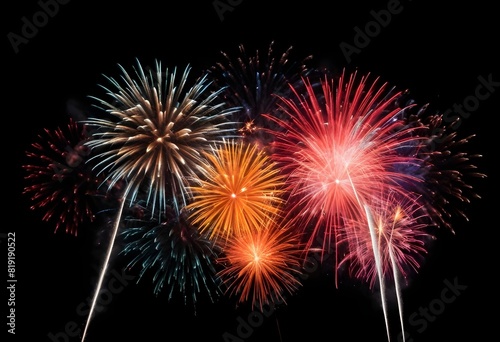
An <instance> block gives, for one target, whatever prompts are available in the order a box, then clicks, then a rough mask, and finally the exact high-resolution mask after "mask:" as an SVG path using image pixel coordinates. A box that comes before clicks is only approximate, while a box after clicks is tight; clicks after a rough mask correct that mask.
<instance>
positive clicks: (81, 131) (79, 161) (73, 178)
mask: <svg viewBox="0 0 500 342" xmlns="http://www.w3.org/2000/svg"><path fill="white" fill-rule="evenodd" d="M87 140H88V136H87V130H86V127H85V125H83V124H79V123H76V122H75V121H74V120H73V119H70V120H69V122H68V124H67V125H66V126H65V127H58V128H57V129H55V130H50V129H45V130H44V131H43V134H39V135H38V141H36V142H34V143H32V144H31V146H30V149H29V150H28V151H26V156H27V157H28V159H29V163H27V164H25V165H23V168H24V170H25V171H26V172H27V175H26V176H25V180H26V182H27V183H29V184H28V185H26V186H25V187H24V191H23V193H24V194H25V195H29V196H30V200H31V201H32V202H33V205H32V206H31V209H34V210H35V209H36V210H44V211H45V214H44V215H43V220H44V221H54V222H55V232H57V231H59V230H60V229H64V231H65V232H66V233H68V234H72V235H77V234H78V228H79V226H80V225H81V224H83V223H85V222H92V221H93V220H94V211H95V208H94V200H93V198H94V196H96V195H97V193H98V191H97V189H98V185H99V182H100V181H99V178H97V177H95V175H94V174H92V172H91V168H90V167H89V166H88V165H87V164H86V161H87V160H88V157H89V154H90V150H89V148H88V147H86V146H85V142H86V141H87Z"/></svg>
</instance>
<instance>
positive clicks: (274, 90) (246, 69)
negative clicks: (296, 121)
mask: <svg viewBox="0 0 500 342" xmlns="http://www.w3.org/2000/svg"><path fill="white" fill-rule="evenodd" d="M291 52H292V47H289V48H288V49H286V50H285V51H284V52H283V53H282V54H281V55H280V54H276V53H275V51H274V42H271V43H270V44H269V47H268V48H267V53H261V52H260V51H258V50H257V51H256V52H255V54H253V55H248V53H247V51H246V49H245V47H244V46H243V45H240V46H239V55H238V56H237V58H232V57H231V55H230V54H227V53H225V52H222V56H223V60H222V61H221V62H219V63H217V64H215V65H214V66H213V67H212V68H210V69H209V70H208V72H209V75H210V77H211V78H212V79H213V80H214V82H213V85H214V89H216V90H217V89H219V88H224V91H223V92H222V93H221V97H222V98H223V100H224V101H225V103H226V104H227V105H229V106H232V107H238V108H240V110H238V111H236V112H234V114H233V121H235V122H238V123H239V132H240V135H241V136H243V137H244V139H245V140H249V141H253V142H254V143H258V144H260V145H261V146H263V147H268V146H267V143H268V142H269V141H271V140H272V138H273V136H272V135H269V134H267V132H266V131H265V130H264V129H263V128H269V127H274V128H275V129H278V126H275V125H274V123H273V122H272V121H269V120H267V119H265V118H264V117H263V116H262V114H268V115H273V116H274V115H278V114H279V112H277V108H278V107H277V102H278V98H277V96H287V94H289V93H290V87H289V84H290V83H292V84H293V83H296V82H297V81H300V76H302V75H305V74H307V72H308V68H307V66H306V63H307V61H308V60H310V59H311V56H307V57H306V58H304V59H303V60H302V61H301V62H300V63H294V62H292V61H290V55H291Z"/></svg>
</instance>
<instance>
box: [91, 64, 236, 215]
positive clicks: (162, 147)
mask: <svg viewBox="0 0 500 342" xmlns="http://www.w3.org/2000/svg"><path fill="white" fill-rule="evenodd" d="M120 69H121V71H122V78H121V82H120V81H117V80H115V79H113V78H108V80H109V81H110V83H111V85H112V86H113V87H114V89H108V88H106V87H103V88H104V89H105V90H106V91H107V94H108V95H109V97H110V99H111V102H107V101H105V100H101V99H97V100H98V101H99V102H100V104H101V105H102V106H103V107H104V109H105V110H106V111H107V112H108V113H109V114H110V115H111V116H112V117H113V119H109V120H108V119H98V118H91V119H89V120H88V122H87V124H88V125H90V126H95V127H97V129H96V131H95V133H94V134H93V139H91V140H90V141H89V142H88V146H89V147H91V148H92V149H95V150H96V156H95V157H93V158H99V159H101V161H100V162H99V163H97V165H96V167H98V168H100V169H101V171H100V172H106V173H107V174H106V180H108V181H109V186H113V185H114V184H115V183H116V182H118V181H120V180H123V179H125V180H126V181H127V182H128V184H129V185H128V189H127V192H129V193H130V194H131V196H130V201H131V202H134V200H135V198H136V196H137V193H138V192H139V189H140V187H141V186H143V185H144V184H145V183H148V187H149V197H148V203H151V202H152V206H153V211H154V207H155V206H156V205H159V210H160V211H162V210H164V209H165V205H166V202H167V201H168V199H169V198H181V203H176V204H175V208H176V209H177V210H179V208H180V207H182V206H184V205H185V204H186V203H187V197H188V194H187V189H186V187H187V181H186V179H187V178H188V177H190V176H193V175H196V174H197V173H198V165H199V164H200V163H201V161H202V152H203V151H205V150H207V149H208V148H209V145H210V144H211V143H212V142H214V141H219V140H220V137H222V136H224V135H225V134H227V133H228V132H229V131H231V130H234V127H232V123H231V122H228V120H227V115H229V114H231V113H232V111H233V109H227V108H226V109H223V108H221V107H222V104H214V100H215V99H216V98H217V96H219V93H218V92H214V93H212V94H209V95H207V92H206V89H207V87H208V85H209V83H208V82H207V78H206V76H202V77H200V78H198V79H197V80H196V82H195V84H194V85H193V86H192V87H191V88H189V89H186V88H187V84H188V76H189V73H190V70H191V68H190V67H186V68H185V70H184V72H183V73H182V75H181V77H180V79H178V78H177V68H174V70H173V71H172V72H171V73H169V70H168V68H167V69H166V70H162V68H161V64H160V63H159V62H157V63H156V68H155V69H154V70H152V71H150V72H149V73H146V72H145V71H144V69H143V67H142V65H141V64H140V63H139V62H138V63H137V67H136V68H134V71H135V74H133V75H131V74H129V73H128V72H127V71H126V70H125V69H124V68H123V67H121V66H120Z"/></svg>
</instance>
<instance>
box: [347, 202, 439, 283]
mask: <svg viewBox="0 0 500 342" xmlns="http://www.w3.org/2000/svg"><path fill="white" fill-rule="evenodd" d="M397 197H398V196H396V195H395V194H394V193H389V194H380V195H376V196H373V198H372V201H371V202H370V203H368V206H369V208H370V211H371V216H372V219H373V223H374V228H375V229H374V234H375V235H374V237H375V243H376V245H377V248H376V250H377V251H378V253H379V254H380V264H381V277H383V279H384V280H391V281H394V282H397V283H399V281H400V280H401V279H405V280H406V281H408V277H409V276H410V275H411V274H412V273H414V272H417V271H418V269H419V267H420V264H421V262H422V260H423V259H424V257H425V255H426V253H427V250H426V243H427V242H428V241H429V240H430V239H432V238H433V237H432V235H431V234H430V233H429V231H430V227H431V225H430V224H429V218H428V217H427V215H426V214H425V213H426V211H425V208H423V204H422V203H421V201H420V198H419V197H418V196H416V195H415V196H414V198H413V199H410V198H409V197H405V198H403V199H398V198H397ZM339 234H340V238H339V239H338V241H339V248H343V249H344V250H345V251H346V252H345V254H344V256H343V258H342V260H341V262H340V264H339V266H343V265H344V264H347V265H348V268H349V274H350V275H352V276H354V277H355V278H357V279H361V280H363V281H366V282H367V283H369V285H370V287H371V288H373V287H374V285H375V284H376V282H377V279H378V276H379V275H378V271H377V265H376V263H375V260H376V258H375V257H374V254H375V252H374V250H375V248H374V246H373V241H372V238H373V236H372V235H371V232H370V229H369V222H368V220H367V217H366V215H365V216H360V217H359V218H357V219H354V220H346V222H345V225H344V227H343V229H341V230H339Z"/></svg>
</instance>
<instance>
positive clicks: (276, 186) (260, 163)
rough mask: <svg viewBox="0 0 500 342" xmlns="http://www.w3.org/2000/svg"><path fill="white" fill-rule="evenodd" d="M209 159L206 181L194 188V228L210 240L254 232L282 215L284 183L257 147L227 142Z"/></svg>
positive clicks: (273, 166) (264, 154)
mask: <svg viewBox="0 0 500 342" xmlns="http://www.w3.org/2000/svg"><path fill="white" fill-rule="evenodd" d="M206 159H207V162H206V163H204V164H203V169H204V171H205V174H206V177H205V178H204V179H199V180H198V182H199V185H197V186H192V187H191V189H190V190H191V191H192V193H193V201H192V203H190V204H189V205H188V206H187V209H189V210H190V211H191V214H190V217H191V219H192V221H193V224H195V225H198V226H199V227H200V229H201V230H202V231H203V232H208V233H209V236H210V238H212V239H215V240H216V239H218V238H224V239H229V238H230V237H232V236H233V235H235V234H236V235H238V234H241V233H247V232H251V231H252V230H254V229H259V227H261V226H263V225H264V223H265V222H266V221H268V220H270V219H271V218H272V217H274V216H275V215H276V214H277V213H278V210H279V207H280V206H281V205H282V204H283V200H282V198H281V197H280V195H281V193H282V192H283V185H284V179H283V176H282V175H281V174H280V170H279V169H278V168H277V167H276V165H275V163H273V162H272V161H271V159H270V158H269V157H268V155H267V154H266V153H265V152H263V151H261V150H259V149H258V147H257V146H256V145H253V144H248V143H246V142H244V141H242V140H225V141H224V143H223V144H221V145H220V146H216V147H214V148H213V150H212V152H211V153H206Z"/></svg>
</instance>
